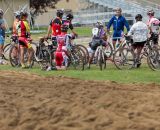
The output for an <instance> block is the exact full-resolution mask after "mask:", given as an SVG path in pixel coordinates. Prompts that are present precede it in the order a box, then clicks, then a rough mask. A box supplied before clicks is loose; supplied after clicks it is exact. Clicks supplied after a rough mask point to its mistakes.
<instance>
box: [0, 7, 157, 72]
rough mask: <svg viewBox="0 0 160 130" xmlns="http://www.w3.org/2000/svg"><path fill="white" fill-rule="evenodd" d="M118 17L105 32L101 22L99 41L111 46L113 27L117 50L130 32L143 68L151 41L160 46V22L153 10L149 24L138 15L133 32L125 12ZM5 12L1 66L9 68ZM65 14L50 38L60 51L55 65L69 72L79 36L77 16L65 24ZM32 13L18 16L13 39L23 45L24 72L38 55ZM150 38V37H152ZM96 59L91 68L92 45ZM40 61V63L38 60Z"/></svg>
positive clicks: (59, 13) (0, 12) (0, 26)
mask: <svg viewBox="0 0 160 130" xmlns="http://www.w3.org/2000/svg"><path fill="white" fill-rule="evenodd" d="M115 12H116V14H115V15H114V16H113V17H112V18H111V19H110V21H109V23H108V25H107V30H106V29H105V28H104V26H103V24H102V23H101V22H97V24H96V26H97V28H99V30H100V31H99V37H100V38H101V39H102V44H103V45H104V46H105V45H106V44H107V33H110V28H111V26H113V36H112V43H113V47H114V49H115V48H116V43H117V41H118V42H119V43H121V38H122V35H124V27H126V28H127V35H128V36H132V39H133V40H132V41H133V43H134V44H132V47H133V49H134V50H135V51H136V52H137V53H136V54H137V57H136V59H137V61H138V62H139V64H140V58H139V56H140V54H141V51H142V49H143V47H144V44H145V43H146V41H147V39H148V37H153V39H154V43H155V44H158V37H159V25H160V21H159V20H158V19H157V18H155V17H154V11H153V10H150V11H148V12H147V14H148V16H149V20H148V22H147V23H144V22H142V18H143V17H142V15H141V14H137V15H136V17H135V20H136V23H135V24H134V25H133V26H132V27H131V28H130V27H129V24H128V22H127V20H126V19H125V17H124V16H122V9H121V8H117V9H116V10H115ZM3 14H4V12H3V10H1V9H0V64H5V61H4V60H3V58H2V55H3V45H4V39H5V30H6V27H5V24H4V20H3ZM63 15H64V12H63V10H57V17H56V18H55V19H52V20H51V22H50V24H49V27H48V32H47V36H46V38H48V37H51V39H52V42H53V45H54V46H57V50H56V52H55V62H56V68H57V69H65V68H66V66H67V59H68V57H67V47H68V44H69V43H70V39H73V38H75V37H77V36H78V34H77V33H76V32H75V30H74V27H73V25H72V20H73V18H74V17H73V15H72V14H71V13H69V14H68V15H67V16H66V19H65V20H63V19H62V18H63ZM27 18H28V13H27V12H26V11H20V12H19V11H17V12H15V21H14V23H13V31H12V33H13V36H12V37H13V39H14V40H15V42H16V41H18V42H19V44H20V49H21V51H20V52H21V53H20V56H21V61H20V62H21V66H22V68H29V67H30V65H31V60H32V56H33V54H34V50H33V48H32V46H31V41H32V39H31V35H30V25H29V22H28V21H27ZM69 29H70V30H71V32H72V33H71V34H68V33H67V32H68V30H69ZM149 35H150V36H149ZM89 46H90V48H91V51H92V56H91V57H90V59H89V64H90V63H91V62H92V59H93V57H94V53H95V50H96V48H97V47H95V46H94V45H93V44H92V43H90V44H89ZM24 48H27V49H28V53H29V56H28V64H27V66H26V65H25V63H24ZM37 60H38V59H37Z"/></svg>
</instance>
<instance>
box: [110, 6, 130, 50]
mask: <svg viewBox="0 0 160 130" xmlns="http://www.w3.org/2000/svg"><path fill="white" fill-rule="evenodd" d="M115 11H116V14H115V15H114V16H113V17H112V18H111V20H110V21H109V23H108V25H107V31H108V33H109V32H110V27H111V26H112V25H113V39H112V40H113V41H112V43H113V47H114V49H115V48H116V42H117V41H118V42H119V44H120V42H121V41H120V40H121V37H122V35H123V32H124V26H125V27H126V28H127V32H128V31H129V29H130V28H129V24H128V22H127V20H126V19H125V17H124V16H122V9H121V8H117V9H116V10H115Z"/></svg>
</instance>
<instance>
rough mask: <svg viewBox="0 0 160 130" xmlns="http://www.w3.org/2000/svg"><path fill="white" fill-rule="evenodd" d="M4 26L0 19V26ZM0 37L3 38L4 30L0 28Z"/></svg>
mask: <svg viewBox="0 0 160 130" xmlns="http://www.w3.org/2000/svg"><path fill="white" fill-rule="evenodd" d="M2 24H4V20H3V19H0V26H1V25H2ZM0 36H3V37H4V36H5V30H4V29H2V28H0Z"/></svg>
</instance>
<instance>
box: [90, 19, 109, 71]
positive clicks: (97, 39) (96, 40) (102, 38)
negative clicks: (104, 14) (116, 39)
mask: <svg viewBox="0 0 160 130" xmlns="http://www.w3.org/2000/svg"><path fill="white" fill-rule="evenodd" d="M96 28H98V33H97V34H95V35H94V36H93V38H92V42H90V43H89V47H90V48H89V49H88V50H89V53H90V54H91V55H90V57H89V63H88V68H90V64H91V63H92V60H93V58H94V55H95V51H96V50H97V47H98V46H100V45H101V44H102V45H103V46H106V43H107V34H106V32H105V30H104V26H103V23H101V22H97V23H96Z"/></svg>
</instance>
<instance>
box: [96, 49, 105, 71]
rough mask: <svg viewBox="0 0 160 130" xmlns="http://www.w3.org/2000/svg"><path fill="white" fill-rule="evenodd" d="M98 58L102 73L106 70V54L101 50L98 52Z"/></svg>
mask: <svg viewBox="0 0 160 130" xmlns="http://www.w3.org/2000/svg"><path fill="white" fill-rule="evenodd" d="M97 56H98V57H97V61H98V62H97V63H98V65H99V67H100V70H101V71H102V70H103V69H105V68H106V58H105V56H104V52H103V51H102V50H101V49H99V50H98V52H97Z"/></svg>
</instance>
